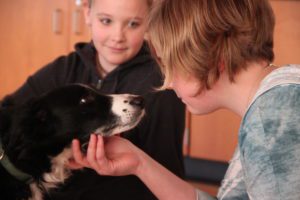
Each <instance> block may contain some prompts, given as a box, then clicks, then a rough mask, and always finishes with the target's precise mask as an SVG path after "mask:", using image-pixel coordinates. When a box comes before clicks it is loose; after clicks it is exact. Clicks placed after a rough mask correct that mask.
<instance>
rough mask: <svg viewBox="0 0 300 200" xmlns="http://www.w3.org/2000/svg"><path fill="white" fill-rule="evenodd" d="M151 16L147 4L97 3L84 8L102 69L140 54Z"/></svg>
mask: <svg viewBox="0 0 300 200" xmlns="http://www.w3.org/2000/svg"><path fill="white" fill-rule="evenodd" d="M148 12H149V8H148V4H147V1H146V0H94V1H93V4H92V7H91V8H88V7H85V18H86V23H87V24H88V25H89V26H90V28H91V34H92V39H93V42H94V45H95V47H96V49H97V51H98V57H99V61H100V63H101V65H102V66H103V67H104V68H106V67H109V68H112V67H114V66H117V65H120V64H122V63H124V62H126V61H128V60H130V59H131V58H133V57H134V56H135V55H136V54H137V52H138V51H139V50H140V48H141V46H142V44H143V40H144V33H145V30H146V16H147V14H148Z"/></svg>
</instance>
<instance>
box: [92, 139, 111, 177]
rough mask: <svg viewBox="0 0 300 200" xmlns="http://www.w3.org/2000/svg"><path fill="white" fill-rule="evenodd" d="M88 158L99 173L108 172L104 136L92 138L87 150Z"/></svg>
mask: <svg viewBox="0 0 300 200" xmlns="http://www.w3.org/2000/svg"><path fill="white" fill-rule="evenodd" d="M87 160H88V162H89V163H90V165H91V167H92V168H93V169H94V170H96V171H97V172H98V173H99V174H107V172H108V167H107V166H108V163H109V161H108V159H107V158H106V155H105V151H104V141H103V137H102V136H100V135H98V136H95V135H94V136H93V137H91V138H90V141H89V147H88V152H87Z"/></svg>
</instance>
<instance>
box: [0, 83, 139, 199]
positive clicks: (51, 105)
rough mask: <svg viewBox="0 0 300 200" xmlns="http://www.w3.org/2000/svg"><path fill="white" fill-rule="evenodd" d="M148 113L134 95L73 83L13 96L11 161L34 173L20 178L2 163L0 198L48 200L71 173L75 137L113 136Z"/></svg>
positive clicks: (0, 124) (0, 118)
mask: <svg viewBox="0 0 300 200" xmlns="http://www.w3.org/2000/svg"><path fill="white" fill-rule="evenodd" d="M143 113H144V110H143V100H142V99H141V97H139V96H134V95H101V94H99V93H98V92H97V91H96V90H95V89H92V88H91V87H88V86H85V85H79V84H75V85H69V86H64V87H61V88H58V89H55V90H53V91H51V92H48V93H46V94H44V95H42V96H41V97H38V98H35V99H31V100H30V101H28V102H26V103H24V104H22V105H17V104H14V102H13V99H11V98H10V97H7V98H6V99H5V100H4V101H3V102H2V104H1V107H0V137H1V141H2V146H3V149H4V150H5V154H6V156H7V157H8V158H9V160H10V161H11V163H13V164H14V166H15V167H17V168H18V169H19V170H21V171H23V172H25V173H27V174H29V175H31V176H32V178H33V181H32V182H31V183H30V184H27V183H24V182H22V181H19V180H17V179H16V178H15V177H13V176H12V175H11V174H10V173H8V172H7V171H6V170H5V169H4V168H3V166H2V165H1V164H0V191H1V192H0V199H5V200H11V199H12V200H16V199H36V200H37V199H43V195H44V194H45V193H46V192H47V191H48V190H49V189H51V188H53V187H57V186H58V185H59V184H60V183H62V182H63V181H64V180H65V179H66V178H68V176H69V175H70V170H68V169H67V168H66V167H65V165H64V164H65V162H66V161H67V160H68V159H70V158H71V156H72V154H71V150H70V144H71V141H72V139H73V138H78V139H79V140H81V142H87V141H88V138H89V135H90V134H91V133H99V134H100V133H101V134H103V135H112V134H114V133H118V132H122V131H126V130H129V129H131V128H133V127H134V126H135V125H136V124H137V123H138V122H139V120H140V119H141V117H142V115H143Z"/></svg>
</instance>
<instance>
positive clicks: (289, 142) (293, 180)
mask: <svg viewBox="0 0 300 200" xmlns="http://www.w3.org/2000/svg"><path fill="white" fill-rule="evenodd" d="M299 113H300V85H299V84H298V85H297V84H290V85H289V84H287V85H281V86H277V87H275V88H273V89H271V90H269V91H268V92H266V93H265V94H263V95H262V96H261V97H259V98H257V100H256V101H255V102H254V104H253V105H252V107H251V108H250V109H249V111H248V113H247V116H246V117H245V119H244V122H243V125H242V128H241V130H240V141H239V144H240V150H241V163H242V166H243V172H244V178H245V184H246V189H247V193H248V195H249V197H250V198H251V199H264V200H269V199H270V200H271V199H272V200H274V199H300V192H299V191H300V171H299V166H300V157H299V155H300V123H299V122H300V114H299Z"/></svg>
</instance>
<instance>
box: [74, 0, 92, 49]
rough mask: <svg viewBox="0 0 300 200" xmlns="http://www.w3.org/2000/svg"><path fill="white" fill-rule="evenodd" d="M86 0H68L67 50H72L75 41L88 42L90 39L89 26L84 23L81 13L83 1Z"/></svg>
mask: <svg viewBox="0 0 300 200" xmlns="http://www.w3.org/2000/svg"><path fill="white" fill-rule="evenodd" d="M84 1H87V0H69V6H70V15H69V21H70V22H71V23H70V29H69V50H70V51H73V50H74V45H75V44H76V43H77V42H89V41H90V40H91V36H90V32H89V27H88V26H87V25H86V24H85V20H84V15H83V3H84Z"/></svg>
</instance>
